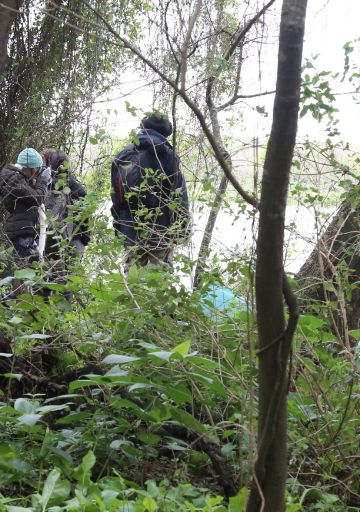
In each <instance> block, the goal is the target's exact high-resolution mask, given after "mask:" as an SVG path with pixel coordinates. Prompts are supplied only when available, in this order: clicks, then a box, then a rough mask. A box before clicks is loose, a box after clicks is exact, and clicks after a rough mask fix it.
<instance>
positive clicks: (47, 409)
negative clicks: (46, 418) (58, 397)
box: [36, 403, 70, 414]
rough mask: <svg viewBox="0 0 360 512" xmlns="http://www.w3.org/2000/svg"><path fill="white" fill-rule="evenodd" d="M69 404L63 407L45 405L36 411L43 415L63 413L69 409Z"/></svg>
mask: <svg viewBox="0 0 360 512" xmlns="http://www.w3.org/2000/svg"><path fill="white" fill-rule="evenodd" d="M69 405H70V404H69V403H66V404H62V405H43V406H41V407H38V408H37V409H36V412H41V413H42V414H47V413H48V412H54V411H63V410H64V409H68V408H69Z"/></svg>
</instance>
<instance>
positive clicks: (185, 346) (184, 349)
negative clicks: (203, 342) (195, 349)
mask: <svg viewBox="0 0 360 512" xmlns="http://www.w3.org/2000/svg"><path fill="white" fill-rule="evenodd" d="M190 344H191V342H190V340H186V341H183V342H182V343H180V344H179V345H176V347H174V348H173V349H172V351H171V352H176V353H177V354H180V355H181V356H186V355H187V354H188V353H189V350H190Z"/></svg>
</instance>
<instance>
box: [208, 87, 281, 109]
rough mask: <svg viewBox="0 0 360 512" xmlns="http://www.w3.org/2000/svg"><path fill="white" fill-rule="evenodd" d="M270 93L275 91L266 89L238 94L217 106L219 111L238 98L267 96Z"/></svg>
mask: <svg viewBox="0 0 360 512" xmlns="http://www.w3.org/2000/svg"><path fill="white" fill-rule="evenodd" d="M269 94H275V91H264V92H256V93H254V94H236V95H234V96H233V97H232V98H230V99H229V100H228V101H226V102H225V103H223V104H222V105H220V107H218V108H217V110H218V111H220V110H224V109H225V108H227V107H230V106H231V105H233V104H234V103H235V102H236V101H237V100H244V99H250V98H258V97H259V96H267V95H269Z"/></svg>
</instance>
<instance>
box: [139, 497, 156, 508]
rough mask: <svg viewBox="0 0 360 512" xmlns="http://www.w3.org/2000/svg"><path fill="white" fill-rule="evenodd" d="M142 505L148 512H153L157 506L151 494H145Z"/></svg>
mask: <svg viewBox="0 0 360 512" xmlns="http://www.w3.org/2000/svg"><path fill="white" fill-rule="evenodd" d="M143 505H144V507H145V510H147V511H148V512H155V510H157V508H158V506H157V504H156V501H155V500H154V498H152V497H151V496H146V498H144V499H143Z"/></svg>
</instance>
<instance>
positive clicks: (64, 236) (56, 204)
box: [43, 150, 90, 260]
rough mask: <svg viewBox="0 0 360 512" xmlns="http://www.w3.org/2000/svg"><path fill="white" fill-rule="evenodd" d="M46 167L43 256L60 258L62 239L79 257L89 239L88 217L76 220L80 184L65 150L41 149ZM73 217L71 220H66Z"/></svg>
mask: <svg viewBox="0 0 360 512" xmlns="http://www.w3.org/2000/svg"><path fill="white" fill-rule="evenodd" d="M43 156H44V160H45V166H46V167H47V168H48V169H49V170H50V172H51V182H50V186H49V189H48V191H47V194H46V197H45V208H46V211H47V217H48V220H49V225H48V229H47V237H46V244H45V255H46V256H48V257H53V258H55V259H57V258H59V257H60V246H61V241H62V240H66V241H68V242H69V244H70V247H71V251H72V255H73V256H74V257H75V259H77V260H80V259H81V257H82V255H83V253H84V250H85V247H86V246H87V244H88V243H89V241H90V235H89V227H88V222H87V219H82V220H80V221H79V220H78V219H77V218H76V217H77V216H78V215H79V214H80V212H79V211H76V210H77V206H78V205H79V204H80V202H81V200H82V199H83V198H84V197H85V196H86V191H85V188H84V187H83V185H82V184H81V183H80V182H79V181H78V180H77V179H76V178H75V176H74V175H73V173H72V172H71V170H70V158H69V156H68V155H67V154H66V153H65V152H64V151H56V150H44V151H43ZM71 217H72V219H71V222H70V221H69V219H70V218H71Z"/></svg>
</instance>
